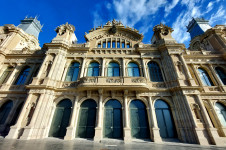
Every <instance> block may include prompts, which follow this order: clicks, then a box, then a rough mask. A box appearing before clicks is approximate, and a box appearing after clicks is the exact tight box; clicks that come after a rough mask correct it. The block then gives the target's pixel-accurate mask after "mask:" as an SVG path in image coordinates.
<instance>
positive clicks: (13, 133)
mask: <svg viewBox="0 0 226 150" xmlns="http://www.w3.org/2000/svg"><path fill="white" fill-rule="evenodd" d="M21 130H22V129H21V128H19V127H17V126H11V127H10V130H9V134H8V135H7V136H6V137H5V138H6V139H17V138H18V137H19V133H20V131H21Z"/></svg>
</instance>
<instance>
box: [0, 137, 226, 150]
mask: <svg viewBox="0 0 226 150" xmlns="http://www.w3.org/2000/svg"><path fill="white" fill-rule="evenodd" d="M0 150H226V146H225V147H219V146H215V145H211V146H200V145H197V144H186V143H180V142H178V141H173V142H172V141H164V142H163V143H154V142H151V141H143V140H133V142H132V143H130V144H124V142H123V141H122V140H112V139H111V140H109V139H105V140H102V141H101V143H97V142H93V141H92V140H88V139H75V140H70V141H65V140H62V139H57V138H46V139H40V140H11V139H4V138H0Z"/></svg>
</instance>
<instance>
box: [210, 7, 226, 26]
mask: <svg viewBox="0 0 226 150" xmlns="http://www.w3.org/2000/svg"><path fill="white" fill-rule="evenodd" d="M225 13H226V12H225V9H224V7H223V6H222V5H221V6H220V8H219V9H218V11H217V12H216V13H214V14H212V15H211V17H210V19H209V23H210V24H211V25H212V24H213V23H214V22H216V21H218V20H222V21H224V22H222V23H224V24H226V21H225V19H226V15H225Z"/></svg>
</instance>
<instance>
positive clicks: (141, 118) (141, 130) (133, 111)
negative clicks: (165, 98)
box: [129, 100, 150, 139]
mask: <svg viewBox="0 0 226 150" xmlns="http://www.w3.org/2000/svg"><path fill="white" fill-rule="evenodd" d="M129 109H130V127H131V136H132V137H133V138H138V139H148V138H150V130H149V125H148V116H147V110H146V106H145V104H144V103H143V102H142V101H140V100H133V101H131V103H130V105H129Z"/></svg>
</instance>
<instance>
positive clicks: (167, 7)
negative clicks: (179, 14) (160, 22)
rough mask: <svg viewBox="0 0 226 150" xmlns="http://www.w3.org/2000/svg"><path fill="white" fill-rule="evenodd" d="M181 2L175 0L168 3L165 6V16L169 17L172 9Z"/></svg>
mask: <svg viewBox="0 0 226 150" xmlns="http://www.w3.org/2000/svg"><path fill="white" fill-rule="evenodd" d="M178 3H179V0H173V1H172V3H168V4H167V5H166V6H165V15H164V17H167V16H168V15H169V14H170V13H171V11H172V9H173V8H174V7H175V6H176V5H177V4H178Z"/></svg>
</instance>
